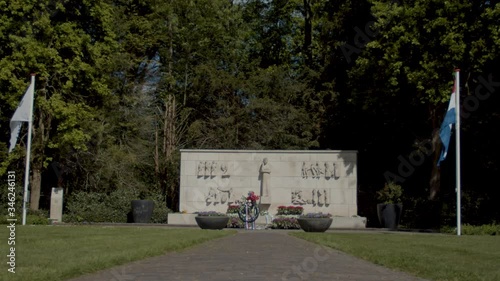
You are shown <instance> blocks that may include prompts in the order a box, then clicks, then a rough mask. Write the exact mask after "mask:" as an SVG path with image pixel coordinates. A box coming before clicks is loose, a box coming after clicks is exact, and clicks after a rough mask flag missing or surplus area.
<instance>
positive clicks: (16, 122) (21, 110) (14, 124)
mask: <svg viewBox="0 0 500 281" xmlns="http://www.w3.org/2000/svg"><path fill="white" fill-rule="evenodd" d="M34 87H35V86H34V85H33V83H31V84H30V86H29V88H28V90H27V91H26V93H25V94H24V97H23V99H22V100H21V104H19V107H18V108H17V109H16V112H14V116H12V119H10V147H9V153H10V152H11V151H12V150H13V149H14V147H15V146H16V143H17V137H18V136H19V131H20V130H21V124H22V122H31V111H32V108H33V95H34Z"/></svg>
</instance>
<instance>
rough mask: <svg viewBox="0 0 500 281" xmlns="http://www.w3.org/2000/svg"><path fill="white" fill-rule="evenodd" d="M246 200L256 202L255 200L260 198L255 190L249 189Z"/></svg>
mask: <svg viewBox="0 0 500 281" xmlns="http://www.w3.org/2000/svg"><path fill="white" fill-rule="evenodd" d="M246 199H247V200H248V201H252V202H256V201H257V200H259V199H260V196H259V195H257V194H255V192H253V191H250V192H248V196H247V198H246Z"/></svg>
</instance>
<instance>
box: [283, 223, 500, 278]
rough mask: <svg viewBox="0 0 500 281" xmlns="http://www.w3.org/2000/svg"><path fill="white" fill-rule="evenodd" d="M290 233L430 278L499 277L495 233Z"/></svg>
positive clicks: (498, 245)
mask: <svg viewBox="0 0 500 281" xmlns="http://www.w3.org/2000/svg"><path fill="white" fill-rule="evenodd" d="M291 235H293V236H295V237H299V238H302V239H305V240H308V241H311V242H314V243H318V244H321V245H326V246H329V247H332V248H334V249H337V250H340V251H342V252H345V253H348V254H351V255H353V256H356V257H360V258H362V259H365V260H367V261H370V262H373V263H375V264H379V265H382V266H385V267H388V268H392V269H396V270H399V271H405V272H408V273H410V274H412V275H414V276H418V277H422V278H426V279H430V280H435V281H438V280H439V281H441V280H453V281H468V280H470V281H479V280H488V281H494V280H500V237H499V236H453V235H441V234H408V233H329V232H326V233H306V232H297V233H291Z"/></svg>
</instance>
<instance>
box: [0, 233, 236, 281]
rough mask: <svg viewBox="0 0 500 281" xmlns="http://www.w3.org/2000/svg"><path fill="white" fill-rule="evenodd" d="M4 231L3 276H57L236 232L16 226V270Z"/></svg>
mask: <svg viewBox="0 0 500 281" xmlns="http://www.w3.org/2000/svg"><path fill="white" fill-rule="evenodd" d="M0 227H1V230H0V245H1V247H0V249H1V258H0V261H1V262H0V264H1V266H0V280H6V281H7V280H9V281H10V280H23V281H24V280H30V281H42V280H43V281H47V280H51V281H56V280H66V279H69V278H72V277H76V276H79V275H83V274H87V273H91V272H95V271H98V270H101V269H105V268H110V267H113V266H116V265H120V264H124V263H127V262H131V261H135V260H140V259H144V258H147V257H152V256H158V255H162V254H164V253H166V252H169V251H177V250H181V249H184V248H187V247H190V246H193V245H196V244H199V243H202V242H205V241H208V240H210V239H214V238H219V237H223V236H226V235H231V234H234V233H236V232H235V231H231V230H220V231H217V230H202V229H196V228H192V229H191V228H185V229H169V228H159V227H132V226H129V227H119V226H116V227H105V226H17V228H16V245H15V247H16V253H15V254H16V273H15V274H12V273H10V272H8V271H7V270H8V268H9V265H8V264H7V262H8V257H7V255H8V254H9V253H8V248H10V247H11V246H8V245H7V242H8V240H7V239H8V237H9V231H8V229H7V227H6V225H1V226H0Z"/></svg>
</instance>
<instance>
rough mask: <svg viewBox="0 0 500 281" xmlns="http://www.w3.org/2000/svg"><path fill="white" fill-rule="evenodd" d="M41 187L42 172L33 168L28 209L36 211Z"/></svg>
mask: <svg viewBox="0 0 500 281" xmlns="http://www.w3.org/2000/svg"><path fill="white" fill-rule="evenodd" d="M41 185H42V170H41V169H40V167H33V176H32V177H31V192H30V194H31V196H30V197H31V199H30V209H31V210H35V211H36V210H38V207H39V203H40V190H41Z"/></svg>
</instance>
